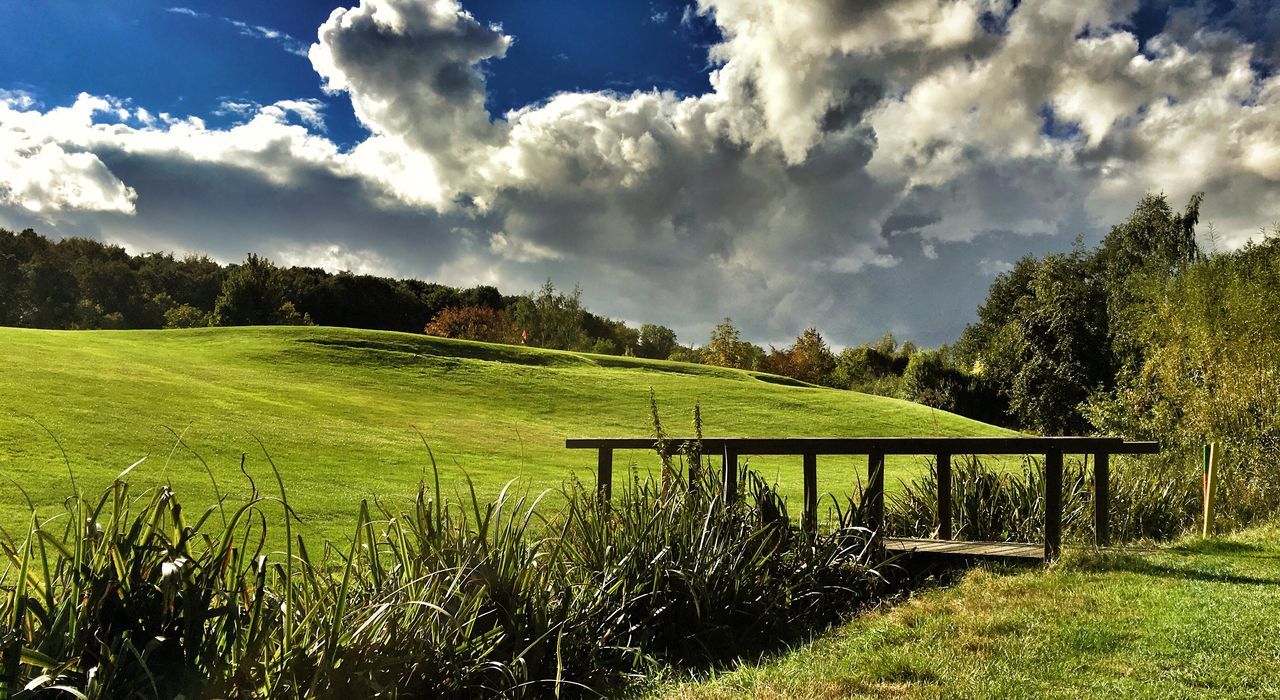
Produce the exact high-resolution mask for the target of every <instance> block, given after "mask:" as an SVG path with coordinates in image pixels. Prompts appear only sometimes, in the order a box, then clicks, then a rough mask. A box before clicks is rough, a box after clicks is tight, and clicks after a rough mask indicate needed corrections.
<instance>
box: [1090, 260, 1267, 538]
mask: <svg viewBox="0 0 1280 700" xmlns="http://www.w3.org/2000/svg"><path fill="white" fill-rule="evenodd" d="M1134 291H1135V294H1134V296H1135V297H1136V299H1137V300H1138V301H1137V302H1136V303H1135V310H1134V313H1133V314H1132V316H1133V322H1132V338H1133V340H1134V342H1135V345H1136V346H1137V347H1140V348H1141V349H1142V354H1141V362H1140V363H1138V364H1137V365H1136V366H1134V367H1133V368H1132V370H1131V371H1129V372H1127V373H1125V374H1123V375H1122V377H1121V380H1120V384H1119V386H1118V387H1117V388H1116V390H1115V391H1114V392H1110V393H1107V394H1100V395H1098V396H1095V397H1094V398H1093V400H1092V401H1091V402H1090V404H1089V406H1088V410H1087V413H1088V415H1089V416H1090V419H1091V420H1092V421H1093V422H1094V423H1095V424H1096V425H1097V426H1098V427H1099V429H1102V430H1108V431H1114V432H1123V433H1125V434H1131V435H1136V436H1140V437H1145V438H1152V439H1159V440H1161V441H1162V442H1163V443H1164V444H1165V445H1166V449H1167V450H1168V453H1169V454H1168V458H1169V463H1170V468H1171V469H1172V468H1174V466H1175V465H1181V473H1183V474H1184V475H1186V474H1194V473H1195V471H1196V470H1197V469H1198V466H1199V462H1200V450H1201V445H1203V444H1204V443H1206V442H1217V443H1218V444H1219V446H1220V458H1221V459H1220V462H1221V465H1220V474H1221V476H1222V482H1221V490H1220V493H1221V498H1220V500H1219V503H1220V504H1221V507H1222V512H1221V514H1220V515H1219V518H1220V520H1222V521H1223V522H1224V524H1228V525H1231V524H1235V525H1240V524H1245V523H1248V522H1250V521H1252V520H1254V519H1256V518H1258V517H1260V516H1264V515H1266V514H1269V513H1271V512H1274V510H1275V509H1276V508H1277V507H1280V480H1277V479H1276V473H1277V470H1278V469H1280V240H1277V239H1275V238H1269V239H1267V240H1264V241H1263V242H1262V243H1259V244H1250V245H1246V246H1245V247H1244V248H1242V249H1240V250H1239V251H1236V252H1233V253H1221V254H1216V255H1210V256H1208V257H1206V258H1204V259H1202V260H1200V261H1198V262H1196V263H1195V264H1192V265H1189V266H1188V267H1187V268H1186V269H1185V270H1182V271H1180V272H1179V274H1177V275H1170V276H1160V277H1151V278H1149V279H1147V280H1144V281H1143V282H1142V284H1141V285H1140V286H1135V290H1134Z"/></svg>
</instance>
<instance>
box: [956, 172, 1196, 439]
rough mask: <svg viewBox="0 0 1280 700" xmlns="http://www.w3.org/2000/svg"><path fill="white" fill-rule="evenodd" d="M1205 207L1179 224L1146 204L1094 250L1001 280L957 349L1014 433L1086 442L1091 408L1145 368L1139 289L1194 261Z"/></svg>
mask: <svg viewBox="0 0 1280 700" xmlns="http://www.w3.org/2000/svg"><path fill="white" fill-rule="evenodd" d="M1200 201H1201V197H1200V195H1196V196H1194V197H1192V198H1191V200H1190V201H1189V202H1188V204H1187V207H1186V209H1185V210H1184V211H1183V212H1182V213H1181V214H1177V213H1174V212H1173V211H1172V209H1171V208H1170V207H1169V204H1168V201H1167V200H1166V199H1165V197H1164V196H1163V195H1147V196H1146V197H1144V198H1143V199H1142V200H1141V201H1140V202H1139V203H1138V206H1137V208H1136V209H1135V210H1134V212H1133V214H1131V215H1130V216H1129V218H1128V219H1127V220H1126V221H1124V222H1123V223H1121V224H1119V225H1117V226H1115V227H1113V228H1112V229H1111V231H1110V233H1108V234H1107V236H1106V237H1105V238H1104V239H1103V241H1102V243H1101V245H1100V246H1099V247H1098V248H1097V249H1095V250H1091V251H1090V250H1085V249H1083V248H1081V247H1079V246H1078V247H1077V248H1076V250H1074V251H1072V252H1071V253H1067V254H1055V255H1047V256H1045V257H1044V258H1040V259H1036V258H1030V257H1028V258H1023V259H1022V260H1019V261H1018V263H1017V264H1016V265H1015V266H1014V268H1013V270H1011V271H1010V272H1007V273H1005V274H1003V275H1001V276H1000V277H999V278H997V280H996V281H995V283H993V284H992V286H991V290H990V292H989V293H988V296H987V301H986V302H985V303H984V304H983V305H982V307H981V308H979V309H978V322H977V323H975V324H973V325H971V326H969V327H968V328H967V329H965V333H964V336H963V337H962V339H961V341H960V343H959V345H960V348H961V350H962V354H963V355H964V356H965V358H966V359H967V360H968V361H969V364H970V366H971V367H981V368H982V372H981V374H982V376H983V377H984V378H985V379H986V380H987V381H989V382H990V383H991V384H992V386H994V387H995V388H996V390H997V391H998V392H999V393H1000V394H1001V395H1002V396H1004V398H1005V399H1007V401H1008V405H1009V411H1010V414H1011V416H1010V418H1011V422H1012V423H1013V424H1015V425H1020V426H1025V427H1027V428H1031V429H1033V430H1036V431H1039V432H1044V433H1059V434H1062V433H1067V434H1080V433H1085V432H1088V430H1089V428H1090V424H1089V422H1088V421H1087V420H1086V418H1085V416H1084V414H1083V412H1082V407H1083V405H1084V403H1085V402H1086V401H1087V400H1088V399H1089V398H1090V396H1092V395H1095V394H1097V393H1099V392H1109V391H1111V390H1112V389H1113V388H1114V386H1115V384H1116V377H1117V375H1118V374H1124V373H1125V372H1126V368H1128V367H1131V366H1132V365H1133V364H1134V363H1135V362H1140V360H1141V354H1142V352H1143V349H1142V347H1141V345H1140V344H1139V343H1138V342H1136V340H1137V339H1136V338H1135V336H1134V333H1133V331H1132V328H1133V326H1134V322H1135V319H1137V318H1139V313H1138V307H1139V306H1140V305H1139V304H1137V303H1136V297H1135V293H1134V289H1135V283H1136V282H1137V281H1138V280H1141V279H1145V278H1150V277H1153V276H1154V277H1167V276H1170V275H1174V274H1176V273H1177V272H1178V271H1180V270H1182V269H1183V268H1185V267H1186V266H1187V265H1188V264H1190V263H1191V262H1193V261H1194V260H1196V259H1197V257H1198V255H1199V252H1198V249H1197V247H1196V243H1195V232H1194V227H1195V224H1196V222H1197V221H1198V220H1199V207H1200Z"/></svg>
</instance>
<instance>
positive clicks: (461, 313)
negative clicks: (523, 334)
mask: <svg viewBox="0 0 1280 700" xmlns="http://www.w3.org/2000/svg"><path fill="white" fill-rule="evenodd" d="M423 332H425V333H427V334H428V335H435V336H440V337H441V338H461V339H463V340H479V341H484V342H486V343H515V342H518V341H519V338H520V334H519V333H518V332H516V329H515V326H513V325H512V324H511V321H510V320H508V319H507V314H506V312H504V311H502V310H498V309H490V308H488V307H484V306H458V307H449V308H447V309H444V310H443V311H441V312H440V313H438V314H436V317H435V318H433V319H431V323H429V324H427V327H426V329H425V330H424V331H423Z"/></svg>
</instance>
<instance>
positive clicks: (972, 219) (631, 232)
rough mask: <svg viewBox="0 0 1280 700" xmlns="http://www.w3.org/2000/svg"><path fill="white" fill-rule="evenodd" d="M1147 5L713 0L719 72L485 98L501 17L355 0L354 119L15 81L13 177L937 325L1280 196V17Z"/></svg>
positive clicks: (350, 92) (68, 209) (775, 313)
mask: <svg viewBox="0 0 1280 700" xmlns="http://www.w3.org/2000/svg"><path fill="white" fill-rule="evenodd" d="M1246 5H1247V3H1246ZM1197 7H1199V6H1197ZM1137 9H1138V4H1137V2H1136V1H1126V0H1118V1H1115V2H1103V1H1101V0H1086V1H1083V2H1082V1H1079V0H1045V2H1039V3H1021V4H1019V3H1015V2H1012V1H1011V0H896V1H892V2H890V1H875V2H861V3H849V2H844V1H843V0H806V1H805V2H792V3H777V2H771V1H770V0H699V2H698V4H697V7H696V9H694V10H692V11H691V12H696V13H700V14H701V15H702V16H704V17H706V18H709V19H710V20H712V21H714V22H715V23H716V24H717V25H718V27H719V29H720V33H721V35H722V36H723V40H722V41H721V42H720V43H718V44H717V45H715V46H714V47H712V48H711V50H710V56H709V58H710V60H711V61H712V62H713V65H714V70H713V71H712V72H711V74H710V77H709V85H708V88H707V91H706V92H705V93H704V94H701V95H695V96H678V95H675V94H671V93H667V92H661V91H656V90H653V91H645V90H640V91H636V92H632V93H617V92H607V91H606V92H579V93H563V94H557V95H552V96H549V97H548V98H547V99H546V100H544V101H542V102H539V103H536V104H531V105H527V106H524V107H521V108H519V109H515V110H513V111H511V112H509V113H507V114H491V113H489V112H488V111H487V109H486V96H487V94H486V84H485V74H486V70H488V69H489V67H490V65H491V62H494V61H499V60H502V59H503V58H504V57H505V55H506V53H507V50H508V49H509V47H510V46H511V45H512V42H513V41H515V39H514V38H513V37H511V36H509V35H507V34H506V33H505V32H504V31H503V29H502V27H500V26H498V25H487V24H484V23H482V22H480V21H478V20H477V19H476V18H475V17H474V16H472V15H471V14H469V13H468V12H467V11H466V9H465V8H464V7H463V6H462V5H460V4H459V3H458V2H456V1H455V0H362V1H361V2H360V4H359V5H357V6H356V7H353V8H340V9H337V10H334V12H333V13H332V14H331V15H330V17H329V18H328V20H326V21H325V22H324V23H323V24H322V25H321V26H320V28H319V30H318V32H317V41H316V43H315V44H313V45H312V46H311V47H310V49H309V51H308V56H309V58H310V60H311V63H312V66H313V67H314V69H315V71H316V72H317V74H318V75H319V76H320V78H321V79H322V81H323V85H324V87H325V89H326V90H328V91H329V92H331V93H332V94H335V95H342V96H345V97H346V98H347V99H350V100H351V103H352V106H353V107H354V110H355V113H356V116H357V118H358V119H359V120H360V121H361V123H362V124H363V125H364V126H366V127H367V128H368V129H369V131H370V135H369V136H368V138H366V139H365V140H364V141H362V142H361V143H359V144H357V145H355V146H354V147H352V148H350V149H349V150H342V149H340V148H338V147H337V146H336V145H334V144H333V143H332V142H331V141H329V140H328V139H327V138H326V137H325V136H324V135H323V124H324V122H323V110H322V108H321V105H320V104H318V103H316V102H308V101H300V100H287V99H285V100H281V101H278V102H275V103H274V104H271V105H258V104H254V103H247V102H246V103H235V102H228V103H226V104H224V105H223V106H222V109H223V110H225V111H226V112H227V113H230V114H235V115H237V118H236V122H237V123H236V124H234V125H232V126H230V127H228V128H226V129H211V128H208V127H207V126H206V125H205V124H204V123H203V122H201V121H200V120H199V119H196V118H174V117H171V116H169V115H165V114H160V115H152V114H151V113H149V112H145V111H144V110H142V109H141V108H136V109H133V110H132V111H130V109H129V105H127V104H126V103H121V102H119V101H111V100H104V99H102V98H92V97H89V96H84V97H82V98H81V101H78V102H77V103H76V105H75V106H73V107H70V108H55V109H50V110H46V111H41V109H40V108H39V107H38V106H37V105H35V104H34V103H33V102H30V101H28V102H23V101H22V98H21V96H14V95H0V98H3V99H4V102H3V104H4V106H3V107H0V109H2V110H4V111H0V163H3V164H5V165H6V166H9V165H10V164H15V165H18V166H22V169H23V171H24V173H25V174H24V175H23V178H25V179H22V180H19V179H18V178H17V177H16V176H14V175H12V174H10V173H13V172H15V170H16V169H17V168H15V167H6V168H5V170H4V171H3V173H4V174H3V175H0V217H3V216H4V215H5V214H6V212H7V213H8V214H9V219H10V220H14V219H15V218H21V217H22V216H28V217H29V216H35V215H36V213H39V215H40V216H43V217H44V219H45V220H46V221H49V222H53V223H54V224H55V225H58V226H61V227H63V228H67V227H69V226H71V225H75V226H80V227H90V228H96V229H97V230H99V231H100V235H103V236H104V237H114V239H116V240H123V241H127V242H130V243H131V244H132V245H144V246H153V247H154V246H156V245H160V246H165V247H183V248H197V249H205V250H208V249H209V248H210V247H216V248H218V250H217V251H214V252H217V253H220V254H224V255H239V254H242V252H243V250H248V249H253V250H260V251H263V252H267V253H269V254H276V255H277V256H279V257H280V258H281V260H282V261H285V262H289V263H297V264H305V263H308V262H310V264H319V265H322V266H326V267H330V268H335V267H337V268H341V267H348V268H350V269H353V270H369V271H372V270H382V271H384V272H387V273H395V274H419V275H424V276H430V277H433V278H437V279H442V280H444V281H447V282H453V283H462V284H470V283H475V282H486V283H497V284H500V285H502V286H504V287H505V288H507V289H511V290H519V289H522V288H532V287H534V286H536V285H537V284H538V283H540V282H541V281H542V280H544V279H546V278H547V277H548V276H550V277H552V278H553V279H555V280H556V281H557V282H559V283H560V284H562V285H564V286H569V285H572V284H573V283H574V282H581V283H582V284H583V286H584V288H585V289H586V290H587V295H588V298H589V299H590V301H591V303H592V306H593V307H594V308H596V309H598V310H599V311H602V312H604V313H608V314H611V315H614V316H618V317H624V318H636V319H646V320H655V321H659V322H667V323H671V324H673V325H674V326H675V327H676V328H677V330H678V331H680V332H681V334H682V337H684V338H685V339H689V340H697V339H699V338H700V337H701V336H702V335H703V334H705V332H706V328H707V327H708V326H709V325H710V324H711V323H713V322H714V321H716V320H718V319H719V318H721V317H723V316H725V315H731V316H733V317H734V318H735V319H736V320H738V321H739V322H740V323H741V324H742V325H743V327H744V330H745V331H746V333H747V335H748V336H749V337H752V338H753V339H756V340H759V341H764V342H781V341H785V340H786V339H787V338H788V337H790V336H793V335H794V334H795V333H796V332H798V331H799V330H800V329H802V328H803V327H804V326H807V325H812V324H817V325H819V326H820V327H821V328H822V329H823V330H824V331H825V332H827V333H828V334H829V335H830V336H832V337H833V338H834V339H835V340H837V341H838V342H856V341H859V340H866V339H870V338H873V337H877V336H879V334H880V333H882V332H883V331H884V330H886V329H888V330H893V331H894V332H895V333H898V334H900V335H905V336H910V337H915V338H917V339H919V340H922V341H924V342H927V343H933V342H942V341H946V340H949V339H951V338H953V337H954V335H955V334H956V333H957V332H958V331H959V329H960V327H961V325H962V324H963V323H964V321H965V320H966V319H968V318H971V317H972V313H973V309H974V308H975V307H976V305H977V303H978V302H979V301H980V300H981V297H982V293H983V291H984V289H985V287H986V285H987V284H989V283H990V280H991V276H992V275H994V274H997V273H999V272H1000V271H1003V270H1007V269H1008V267H1009V263H1008V262H1007V261H1009V260H1013V259H1016V258H1018V257H1020V256H1021V255H1023V254H1026V253H1033V252H1034V253H1039V252H1044V251H1047V250H1052V249H1055V248H1056V249H1062V248H1065V247H1067V246H1069V245H1070V240H1071V239H1072V238H1073V237H1074V236H1075V235H1076V234H1078V233H1082V232H1083V233H1085V234H1088V235H1091V236H1097V235H1098V234H1099V233H1100V232H1101V231H1102V230H1104V229H1105V227H1106V226H1107V225H1108V224H1110V223H1111V222H1114V221H1116V220H1117V219H1119V218H1120V217H1122V216H1124V215H1125V214H1126V213H1127V211H1128V210H1129V208H1131V207H1132V206H1133V204H1134V203H1135V202H1136V200H1137V198H1138V197H1139V196H1140V195H1141V194H1143V193H1144V192H1146V191H1148V190H1163V191H1165V192H1167V193H1169V194H1170V195H1171V197H1172V198H1173V199H1174V200H1175V205H1177V204H1181V201H1185V199H1186V197H1188V196H1189V195H1190V194H1191V193H1193V192H1196V191H1200V190H1204V191H1206V192H1207V193H1208V199H1207V201H1206V206H1205V210H1204V214H1205V218H1206V219H1209V220H1212V221H1213V222H1214V223H1215V225H1216V229H1217V232H1218V234H1219V238H1220V239H1221V240H1222V241H1224V242H1225V243H1226V244H1227V245H1238V244H1240V243H1242V242H1243V241H1244V240H1246V239H1247V238H1248V237H1250V236H1252V235H1255V232H1256V231H1257V229H1258V226H1259V225H1261V224H1266V223H1268V222H1270V221H1272V220H1275V219H1277V218H1280V188H1277V187H1276V185H1277V182H1280V77H1276V76H1274V75H1272V74H1271V73H1270V72H1268V70H1267V69H1266V67H1265V65H1266V62H1267V61H1268V60H1269V56H1270V54H1269V52H1270V51H1271V49H1270V48H1268V46H1270V45H1271V44H1273V43H1274V42H1273V41H1271V42H1270V43H1269V37H1270V39H1273V38H1274V37H1273V36H1272V35H1268V34H1258V33H1257V32H1258V29H1257V27H1258V26H1263V27H1266V26H1268V24H1267V23H1268V22H1269V21H1271V20H1272V19H1274V17H1273V15H1274V14H1275V13H1273V12H1271V11H1270V10H1268V9H1267V8H1266V7H1265V6H1259V7H1257V8H1254V12H1255V15H1256V17H1258V18H1261V19H1260V20H1259V21H1256V22H1248V21H1246V19H1244V18H1242V15H1241V13H1242V12H1247V10H1248V8H1244V9H1239V8H1238V9H1237V10H1235V11H1233V12H1234V14H1231V15H1229V16H1221V15H1210V14H1204V12H1203V11H1202V10H1195V9H1194V8H1181V9H1175V10H1172V11H1169V12H1168V13H1167V22H1166V23H1165V25H1164V27H1163V29H1162V30H1161V31H1159V32H1157V33H1156V34H1154V35H1151V36H1138V35H1137V34H1135V32H1134V30H1133V29H1132V28H1131V26H1130V22H1131V18H1132V17H1133V16H1134V13H1135V11H1136V10H1137ZM172 11H175V12H182V13H184V14H192V12H193V11H190V10H186V9H185V8H174V9H173V10H172ZM1194 12H1201V14H1199V15H1197V14H1194ZM195 14H198V13H195ZM1267 18H1271V19H1267ZM682 21H686V22H687V21H691V15H689V14H688V13H686V16H685V17H684V18H683V19H682ZM1273 24H1274V23H1273ZM264 37H265V35H264ZM266 38H270V37H266ZM94 100H98V101H97V102H95V101H94ZM82 103H83V104H82ZM60 110H61V111H60ZM121 113H123V116H122V115H121ZM161 174H163V175H161ZM219 198H221V199H223V200H225V201H236V202H237V204H236V206H234V207H227V206H225V203H224V204H223V205H222V206H219V207H216V208H215V207H212V206H210V205H208V204H206V202H207V201H209V200H211V199H213V200H216V199H219ZM237 198H245V199H246V200H247V201H249V202H252V204H253V206H252V207H246V206H242V204H243V203H242V202H239V201H238V199H237ZM206 212H207V214H206ZM215 212H216V213H215ZM184 213H185V216H184ZM206 217H208V218H206ZM191 231H198V235H196V234H193V233H191ZM237 246H243V247H244V248H243V249H241V248H237ZM226 251H236V252H234V253H229V252H226Z"/></svg>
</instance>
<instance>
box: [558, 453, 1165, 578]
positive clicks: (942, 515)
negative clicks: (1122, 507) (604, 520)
mask: <svg viewBox="0 0 1280 700" xmlns="http://www.w3.org/2000/svg"><path fill="white" fill-rule="evenodd" d="M695 442H700V445H701V451H702V454H704V455H720V456H721V457H723V459H724V462H723V465H724V466H723V471H722V479H723V480H724V481H723V483H724V489H725V493H726V495H728V496H729V497H730V498H732V497H733V496H734V494H735V493H736V492H737V488H738V484H737V479H738V469H737V464H738V458H739V457H742V456H746V455H799V456H801V457H803V459H804V515H803V518H802V520H801V526H802V527H803V528H805V529H808V530H816V529H817V522H818V457H819V456H820V455H866V456H867V487H866V489H865V490H864V492H863V494H864V498H865V499H867V501H868V507H867V523H866V526H867V527H868V528H870V529H872V530H875V531H876V532H881V531H882V530H883V529H884V458H885V456H886V455H917V456H931V457H933V458H934V459H935V460H936V464H937V469H938V494H937V495H938V522H937V523H936V525H937V526H938V537H939V538H940V539H943V540H950V539H951V538H952V532H951V524H952V523H951V521H952V517H951V481H952V479H951V458H952V457H953V456H955V455H1044V458H1045V459H1044V469H1045V479H1044V481H1045V495H1044V496H1045V526H1044V555H1045V559H1047V560H1052V559H1056V558H1057V557H1058V555H1059V554H1060V553H1061V551H1062V457H1063V455H1067V454H1081V455H1093V458H1094V459H1093V474H1094V477H1093V478H1094V532H1095V535H1096V541H1097V544H1098V545H1099V546H1105V545H1107V544H1109V543H1110V523H1109V519H1108V513H1109V511H1110V507H1111V493H1110V488H1109V483H1108V482H1109V479H1110V456H1111V455H1113V454H1155V453H1157V452H1159V451H1160V446H1159V444H1158V443H1155V442H1128V441H1126V440H1124V439H1123V438H1110V437H858V438H804V437H799V438H767V437H754V438H751V437H720V438H702V439H701V441H697V440H696V439H695V438H667V439H666V440H665V449H666V451H667V453H668V454H671V455H675V454H681V453H683V452H685V450H686V449H687V448H688V446H690V445H692V444H694V443H695ZM565 447H566V448H568V449H589V450H596V454H597V460H596V464H597V468H596V476H597V482H596V483H597V489H598V492H599V494H600V496H601V497H602V498H604V499H605V500H608V499H609V497H610V493H611V492H612V489H613V452H614V451H615V450H656V449H657V443H656V441H655V440H654V439H653V438H569V439H567V440H565Z"/></svg>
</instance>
